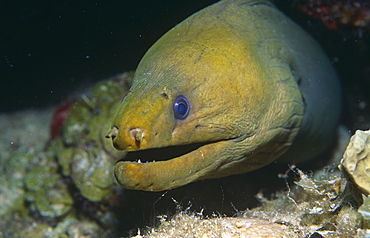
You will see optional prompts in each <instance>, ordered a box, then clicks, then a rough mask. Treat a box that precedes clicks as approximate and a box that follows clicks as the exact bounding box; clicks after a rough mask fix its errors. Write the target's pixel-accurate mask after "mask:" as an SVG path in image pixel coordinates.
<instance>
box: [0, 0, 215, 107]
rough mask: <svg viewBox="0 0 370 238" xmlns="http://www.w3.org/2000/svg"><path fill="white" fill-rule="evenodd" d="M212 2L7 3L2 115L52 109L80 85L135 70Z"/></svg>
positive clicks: (2, 14)
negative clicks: (159, 42)
mask: <svg viewBox="0 0 370 238" xmlns="http://www.w3.org/2000/svg"><path fill="white" fill-rule="evenodd" d="M214 2H216V1H215V0H201V1H194V0H155V1H154V0H145V1H144V0H139V1H128V0H111V1H88V0H80V1H71V0H69V1H68V0H65V1H62V0H57V1H29V0H18V1H17V0H12V1H6V2H5V1H2V3H0V4H1V5H0V82H1V84H0V89H1V91H0V95H1V96H0V97H1V98H0V100H1V101H0V102H1V103H0V112H4V111H14V110H19V109H24V108H30V107H31V108H39V107H43V106H48V105H50V104H52V103H57V102H58V100H60V98H62V97H63V96H65V95H68V93H69V92H70V91H72V90H74V89H75V88H78V87H83V85H87V84H89V83H90V84H91V83H93V82H95V81H97V80H101V79H103V78H106V77H109V76H112V75H115V74H117V73H120V72H124V71H127V70H133V69H135V67H136V66H137V64H138V62H139V60H140V58H141V57H142V56H143V55H144V53H145V52H146V50H147V49H148V48H149V47H150V46H151V45H152V44H153V43H154V42H155V41H156V40H157V39H158V38H159V37H160V36H161V35H163V34H164V33H165V32H166V31H168V30H169V29H170V28H172V27H173V26H174V25H176V24H177V23H179V22H180V21H182V20H183V19H184V18H186V17H187V16H189V15H191V14H192V13H193V12H195V11H197V10H200V9H201V8H204V7H205V6H207V5H209V4H211V3H214ZM81 85H82V86H81Z"/></svg>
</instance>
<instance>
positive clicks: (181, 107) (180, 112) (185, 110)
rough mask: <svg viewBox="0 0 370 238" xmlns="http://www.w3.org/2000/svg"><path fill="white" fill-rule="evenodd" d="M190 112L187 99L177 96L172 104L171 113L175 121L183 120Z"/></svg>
mask: <svg viewBox="0 0 370 238" xmlns="http://www.w3.org/2000/svg"><path fill="white" fill-rule="evenodd" d="M189 111H190V103H189V101H188V99H187V98H186V97H185V96H183V95H179V96H177V97H176V99H175V103H174V104H173V112H174V114H175V118H176V119H180V120H184V119H185V118H186V117H187V116H188V115H189Z"/></svg>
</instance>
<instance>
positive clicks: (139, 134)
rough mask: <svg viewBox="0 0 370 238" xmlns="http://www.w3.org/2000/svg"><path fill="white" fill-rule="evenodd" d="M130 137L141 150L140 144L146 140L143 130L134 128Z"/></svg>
mask: <svg viewBox="0 0 370 238" xmlns="http://www.w3.org/2000/svg"><path fill="white" fill-rule="evenodd" d="M130 136H131V139H132V140H133V141H135V145H136V147H137V148H140V143H141V141H142V140H143V139H144V133H143V130H141V129H139V128H133V129H131V130H130Z"/></svg>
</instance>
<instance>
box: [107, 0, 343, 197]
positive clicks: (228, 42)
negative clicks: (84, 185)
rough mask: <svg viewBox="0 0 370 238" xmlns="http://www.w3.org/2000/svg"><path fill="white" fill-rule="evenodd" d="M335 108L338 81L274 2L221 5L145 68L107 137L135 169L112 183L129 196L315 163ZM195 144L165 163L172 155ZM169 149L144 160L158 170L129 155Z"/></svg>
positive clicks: (149, 58)
mask: <svg viewBox="0 0 370 238" xmlns="http://www.w3.org/2000/svg"><path fill="white" fill-rule="evenodd" d="M178 95H184V96H185V97H187V99H188V100H189V102H190V105H191V107H190V113H189V115H188V116H187V118H185V119H184V120H180V119H176V118H175V116H174V112H173V103H174V100H175V98H176V97H177V96H178ZM339 108H340V87H339V85H338V80H337V76H336V74H335V72H334V70H333V67H332V66H331V64H330V62H329V61H328V59H327V58H326V56H325V55H324V53H323V52H322V51H321V49H320V48H319V46H318V45H317V43H316V42H315V41H314V40H313V39H312V38H311V37H310V36H308V35H307V34H306V33H305V32H304V31H303V30H301V29H300V28H299V27H298V26H297V25H296V24H295V23H293V22H292V21H291V20H290V19H288V18H287V17H286V16H284V15H283V14H282V13H281V12H280V11H279V10H277V9H276V8H275V7H274V6H273V5H272V4H271V3H270V2H268V1H250V0H224V1H220V2H218V3H216V4H214V5H211V6H209V7H207V8H205V9H203V10H201V11H199V12H197V13H195V14H194V15H192V16H190V17H189V18H187V19H186V20H184V21H183V22H181V23H180V24H178V25H177V26H176V27H174V28H173V29H172V30H170V31H169V32H168V33H166V34H165V35H164V36H163V37H161V38H160V39H159V40H158V41H157V42H156V43H155V44H154V45H153V46H152V47H151V48H150V49H149V51H148V52H147V53H146V55H145V56H144V57H143V59H142V60H141V62H140V64H139V66H138V68H137V71H136V73H135V76H134V80H133V85H132V88H131V89H130V91H129V93H128V94H127V95H126V97H125V98H124V100H123V102H122V104H121V106H120V108H119V110H118V112H117V114H116V116H115V118H114V121H113V125H112V128H113V129H112V131H111V132H110V133H109V135H108V136H109V137H112V139H113V145H114V146H115V147H116V148H117V149H119V150H126V151H129V153H128V157H129V156H130V153H132V154H133V156H131V157H132V159H134V160H135V159H136V161H119V162H118V163H117V164H116V166H115V177H116V179H117V181H118V183H119V184H120V185H121V186H122V187H124V188H128V189H138V190H148V191H160V190H166V189H172V188H175V187H179V186H182V185H185V184H188V183H190V182H193V181H197V180H201V179H206V178H216V177H223V176H228V175H232V174H240V173H245V172H248V171H251V170H255V169H258V168H260V167H263V166H265V165H267V164H269V163H271V162H272V161H275V160H276V159H278V158H279V157H282V158H283V159H284V160H289V161H292V162H297V161H302V160H306V159H310V158H312V157H315V156H317V155H318V154H319V153H321V152H322V151H323V149H324V148H325V147H327V145H328V144H329V143H330V141H331V138H332V136H333V135H334V134H335V128H336V125H337V122H338V118H339V114H340V109H339ZM199 142H201V143H203V144H201V145H200V147H199V148H197V149H194V150H192V151H190V152H187V153H185V154H183V155H180V156H178V157H175V158H170V159H167V160H164V161H161V160H162V159H163V158H164V157H165V155H164V154H165V153H166V150H167V149H168V153H172V152H173V151H176V150H181V149H182V147H181V145H189V144H193V143H199ZM168 146H175V147H169V148H165V149H162V150H158V149H153V150H148V151H147V152H146V154H151V157H152V158H154V160H156V162H144V161H146V158H144V157H142V156H144V155H145V153H143V154H140V153H138V152H130V151H137V150H145V149H151V148H161V147H168ZM135 153H137V154H135ZM283 154H284V155H283ZM135 156H136V157H135ZM167 157H168V155H167ZM138 159H140V160H141V161H142V163H141V162H140V161H139V162H138Z"/></svg>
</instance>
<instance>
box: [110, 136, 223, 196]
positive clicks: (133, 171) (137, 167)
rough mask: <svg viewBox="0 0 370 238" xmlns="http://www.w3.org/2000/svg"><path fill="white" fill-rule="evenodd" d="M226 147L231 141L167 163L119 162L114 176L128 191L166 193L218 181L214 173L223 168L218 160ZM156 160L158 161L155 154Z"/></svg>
mask: <svg viewBox="0 0 370 238" xmlns="http://www.w3.org/2000/svg"><path fill="white" fill-rule="evenodd" d="M227 144H228V141H218V142H213V143H209V144H205V145H204V144H203V145H202V146H200V147H199V144H198V145H197V146H198V148H197V149H195V150H192V151H191V152H189V153H186V154H184V155H181V156H178V157H175V158H172V159H169V160H164V161H157V162H147V163H141V162H140V161H139V162H133V161H118V162H117V164H116V165H115V169H114V175H115V177H116V180H117V182H118V183H119V184H120V185H121V186H122V187H124V188H127V189H135V190H145V191H163V190H167V189H172V188H176V187H180V186H183V185H186V184H188V183H191V182H194V181H197V180H200V179H205V178H208V177H215V176H214V173H213V171H216V170H217V168H218V167H219V164H220V163H218V162H219V161H220V160H218V159H217V157H220V151H223V149H224V148H225V147H227ZM172 148H177V147H172ZM193 148H194V145H193ZM163 149H166V148H160V149H152V150H153V151H151V152H154V151H155V150H163ZM147 151H150V150H147ZM144 152H145V151H144ZM130 153H140V151H135V152H129V153H128V155H127V156H129V155H130ZM221 154H222V153H221ZM153 156H155V157H157V156H156V155H155V154H153Z"/></svg>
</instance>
